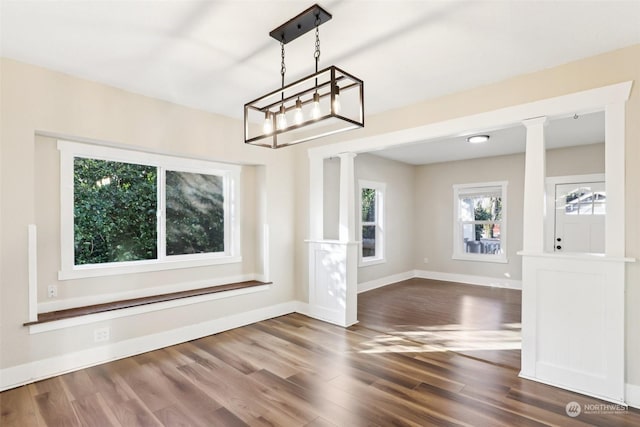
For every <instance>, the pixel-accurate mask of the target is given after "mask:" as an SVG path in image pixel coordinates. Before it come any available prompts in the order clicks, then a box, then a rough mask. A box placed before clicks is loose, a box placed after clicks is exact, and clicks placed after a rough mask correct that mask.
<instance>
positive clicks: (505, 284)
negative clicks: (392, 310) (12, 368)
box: [358, 270, 522, 293]
mask: <svg viewBox="0 0 640 427" xmlns="http://www.w3.org/2000/svg"><path fill="white" fill-rule="evenodd" d="M414 278H415V279H429V280H440V281H443V282H456V283H462V284H465V285H475V286H491V287H494V288H506V289H522V281H521V280H514V279H508V278H504V279H502V278H499V277H487V276H475V275H471V274H457V273H445V272H442V271H427V270H409V271H405V272H403V273H397V274H392V275H390V276H386V277H381V278H379V279H374V280H370V281H368V282H362V283H358V293H361V292H367V291H370V290H372V289H377V288H381V287H383V286H387V285H393V284H394V283H398V282H402V281H404V280H409V279H414Z"/></svg>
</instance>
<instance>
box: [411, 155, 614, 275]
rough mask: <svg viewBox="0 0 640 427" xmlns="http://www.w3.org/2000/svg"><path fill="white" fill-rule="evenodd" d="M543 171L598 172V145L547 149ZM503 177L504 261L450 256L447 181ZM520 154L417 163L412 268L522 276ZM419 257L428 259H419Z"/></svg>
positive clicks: (450, 212)
mask: <svg viewBox="0 0 640 427" xmlns="http://www.w3.org/2000/svg"><path fill="white" fill-rule="evenodd" d="M547 163H548V167H547V175H548V176H561V175H582V174H589V173H603V172H604V144H593V145H584V146H578V147H567V148H561V149H556V150H548V151H547ZM491 181H507V182H508V186H507V259H508V263H507V264H501V263H490V262H486V263H485V262H476V261H463V260H454V259H452V258H451V254H452V253H453V239H452V233H453V189H452V187H453V185H454V184H470V183H478V182H491ZM523 196H524V154H514V155H508V156H499V157H489V158H482V159H472V160H462V161H455V162H446V163H437V164H431V165H424V166H418V167H417V171H416V186H415V203H416V206H415V209H416V211H415V214H414V215H415V217H416V218H418V219H419V220H418V221H416V223H415V226H416V228H415V231H416V233H415V237H414V243H413V244H414V245H415V250H414V254H415V255H414V268H415V269H419V270H429V271H437V272H445V273H456V274H469V275H473V276H486V277H497V278H501V279H505V278H506V279H514V280H521V279H522V259H521V257H520V256H519V255H517V252H518V251H519V250H521V249H522V231H523V230H522V217H523V213H522V208H523ZM424 258H427V259H428V262H427V263H424Z"/></svg>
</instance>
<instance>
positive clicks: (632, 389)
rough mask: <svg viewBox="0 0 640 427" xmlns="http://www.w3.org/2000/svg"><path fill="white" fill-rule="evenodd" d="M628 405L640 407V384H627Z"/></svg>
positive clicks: (626, 396) (626, 397)
mask: <svg viewBox="0 0 640 427" xmlns="http://www.w3.org/2000/svg"><path fill="white" fill-rule="evenodd" d="M624 400H625V401H626V402H627V405H629V406H631V407H633V408H636V409H640V385H635V384H629V383H627V384H626V385H625V399H624Z"/></svg>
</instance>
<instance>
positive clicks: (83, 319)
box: [29, 285, 271, 334]
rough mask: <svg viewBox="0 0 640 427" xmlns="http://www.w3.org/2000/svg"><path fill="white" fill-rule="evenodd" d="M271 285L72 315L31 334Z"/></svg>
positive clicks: (35, 328)
mask: <svg viewBox="0 0 640 427" xmlns="http://www.w3.org/2000/svg"><path fill="white" fill-rule="evenodd" d="M270 288H271V285H260V286H253V287H250V288H242V289H233V290H229V291H223V292H216V293H213V294H205V295H198V296H193V297H187V298H179V299H175V300H171V301H164V302H158V303H154V304H145V305H140V306H137V307H130V308H122V309H118V310H111V311H105V312H102V313H95V314H88V315H86V316H78V317H72V318H68V319H61V320H55V321H53V322H46V323H38V324H35V325H31V326H29V334H39V333H41V332H48V331H55V330H58V329H66V328H71V327H74V326H79V325H88V324H91V323H96V322H102V321H105V320H111V319H118V318H120V317H128V316H135V315H138V314H145V313H151V312H154V311H159V310H167V309H170V308H175V307H182V306H185V305H191V304H197V303H201V302H205V301H213V300H218V299H223V298H231V297H235V296H239V295H246V294H253V293H256V292H262V291H268V290H269V289H270Z"/></svg>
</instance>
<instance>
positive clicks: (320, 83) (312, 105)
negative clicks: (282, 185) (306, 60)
mask: <svg viewBox="0 0 640 427" xmlns="http://www.w3.org/2000/svg"><path fill="white" fill-rule="evenodd" d="M330 19H331V15H330V14H329V13H328V12H327V11H326V10H324V9H322V8H321V7H320V6H318V5H317V4H316V5H314V6H312V7H310V8H309V9H307V10H305V11H304V12H302V13H301V14H299V15H298V16H296V17H295V18H293V19H291V20H289V21H287V22H286V23H284V24H282V25H281V26H279V27H278V28H276V29H274V30H273V31H271V32H270V33H269V35H270V36H271V37H273V38H274V39H276V40H277V41H278V42H279V43H280V56H281V64H280V65H281V66H280V76H281V87H280V89H277V90H275V91H273V92H270V93H268V94H267V95H264V96H261V97H260V98H258V99H255V100H253V101H251V102H249V103H247V104H245V105H244V142H245V143H247V144H252V145H258V146H261V147H269V148H280V147H284V146H287V145H293V144H297V143H300V142H305V141H310V140H313V139H316V138H320V137H323V136H327V135H332V134H335V133H339V132H344V131H347V130H351V129H356V128H359V127H364V83H363V81H362V80H360V79H358V78H357V77H354V76H353V75H351V74H348V73H346V72H344V71H342V70H341V69H339V68H338V67H336V66H333V65H332V66H330V67H327V68H325V69H322V70H320V71H318V63H319V61H320V31H319V27H320V25H322V24H324V23H325V22H327V21H328V20H330ZM314 28H315V35H316V37H315V49H314V53H313V57H314V59H315V73H313V74H310V75H308V76H307V77H304V78H302V79H300V80H297V81H295V82H293V83H290V84H288V85H285V73H286V66H285V51H284V46H285V44H287V43H289V42H290V41H292V40H295V39H297V38H298V37H300V36H301V35H303V34H305V33H307V32H309V31H311V30H313V29H314Z"/></svg>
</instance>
